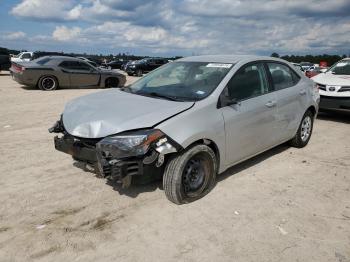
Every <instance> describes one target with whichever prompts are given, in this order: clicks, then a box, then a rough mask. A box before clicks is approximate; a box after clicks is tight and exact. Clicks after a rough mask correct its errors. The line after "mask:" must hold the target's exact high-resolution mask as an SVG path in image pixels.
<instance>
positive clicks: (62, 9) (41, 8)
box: [11, 0, 80, 21]
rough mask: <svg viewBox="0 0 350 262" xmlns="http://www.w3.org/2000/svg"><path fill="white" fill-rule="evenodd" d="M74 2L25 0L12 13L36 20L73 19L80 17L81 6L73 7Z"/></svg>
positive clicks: (65, 0)
mask: <svg viewBox="0 0 350 262" xmlns="http://www.w3.org/2000/svg"><path fill="white" fill-rule="evenodd" d="M73 4H74V2H73V0H23V1H22V2H21V3H19V4H18V5H16V6H15V7H14V8H13V9H12V10H11V13H12V14H13V15H15V16H18V17H23V18H30V19H36V20H54V21H63V20H72V19H76V18H78V16H77V14H78V13H79V6H76V7H73ZM72 8H73V9H72ZM79 15H80V14H79Z"/></svg>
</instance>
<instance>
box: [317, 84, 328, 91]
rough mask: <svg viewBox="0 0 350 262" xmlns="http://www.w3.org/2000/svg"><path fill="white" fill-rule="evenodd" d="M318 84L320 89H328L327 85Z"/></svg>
mask: <svg viewBox="0 0 350 262" xmlns="http://www.w3.org/2000/svg"><path fill="white" fill-rule="evenodd" d="M317 85H318V88H319V89H320V90H323V91H327V89H326V86H325V85H320V84H317Z"/></svg>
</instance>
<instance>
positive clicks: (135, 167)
mask: <svg viewBox="0 0 350 262" xmlns="http://www.w3.org/2000/svg"><path fill="white" fill-rule="evenodd" d="M141 163H142V162H140V161H120V162H119V163H117V164H115V165H109V164H108V165H105V166H103V175H104V176H105V177H111V178H119V179H120V178H123V177H125V176H127V175H130V176H133V175H139V174H141V173H142V164H141Z"/></svg>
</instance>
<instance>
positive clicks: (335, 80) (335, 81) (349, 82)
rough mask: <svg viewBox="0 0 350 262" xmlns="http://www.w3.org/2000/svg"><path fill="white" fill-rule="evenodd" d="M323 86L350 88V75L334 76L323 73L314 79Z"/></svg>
mask: <svg viewBox="0 0 350 262" xmlns="http://www.w3.org/2000/svg"><path fill="white" fill-rule="evenodd" d="M312 80H314V81H315V82H317V83H319V84H321V85H334V86H350V76H349V75H333V74H331V73H321V74H318V75H316V76H314V77H313V78H312Z"/></svg>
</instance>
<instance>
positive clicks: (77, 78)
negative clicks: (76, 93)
mask: <svg viewBox="0 0 350 262" xmlns="http://www.w3.org/2000/svg"><path fill="white" fill-rule="evenodd" d="M59 67H60V68H61V70H62V72H63V73H65V74H68V75H69V79H70V86H71V87H88V86H98V85H99V81H100V73H99V72H98V71H97V70H95V69H94V68H93V67H92V66H90V65H89V64H88V63H85V62H83V61H64V62H62V63H61V64H60V65H59Z"/></svg>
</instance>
